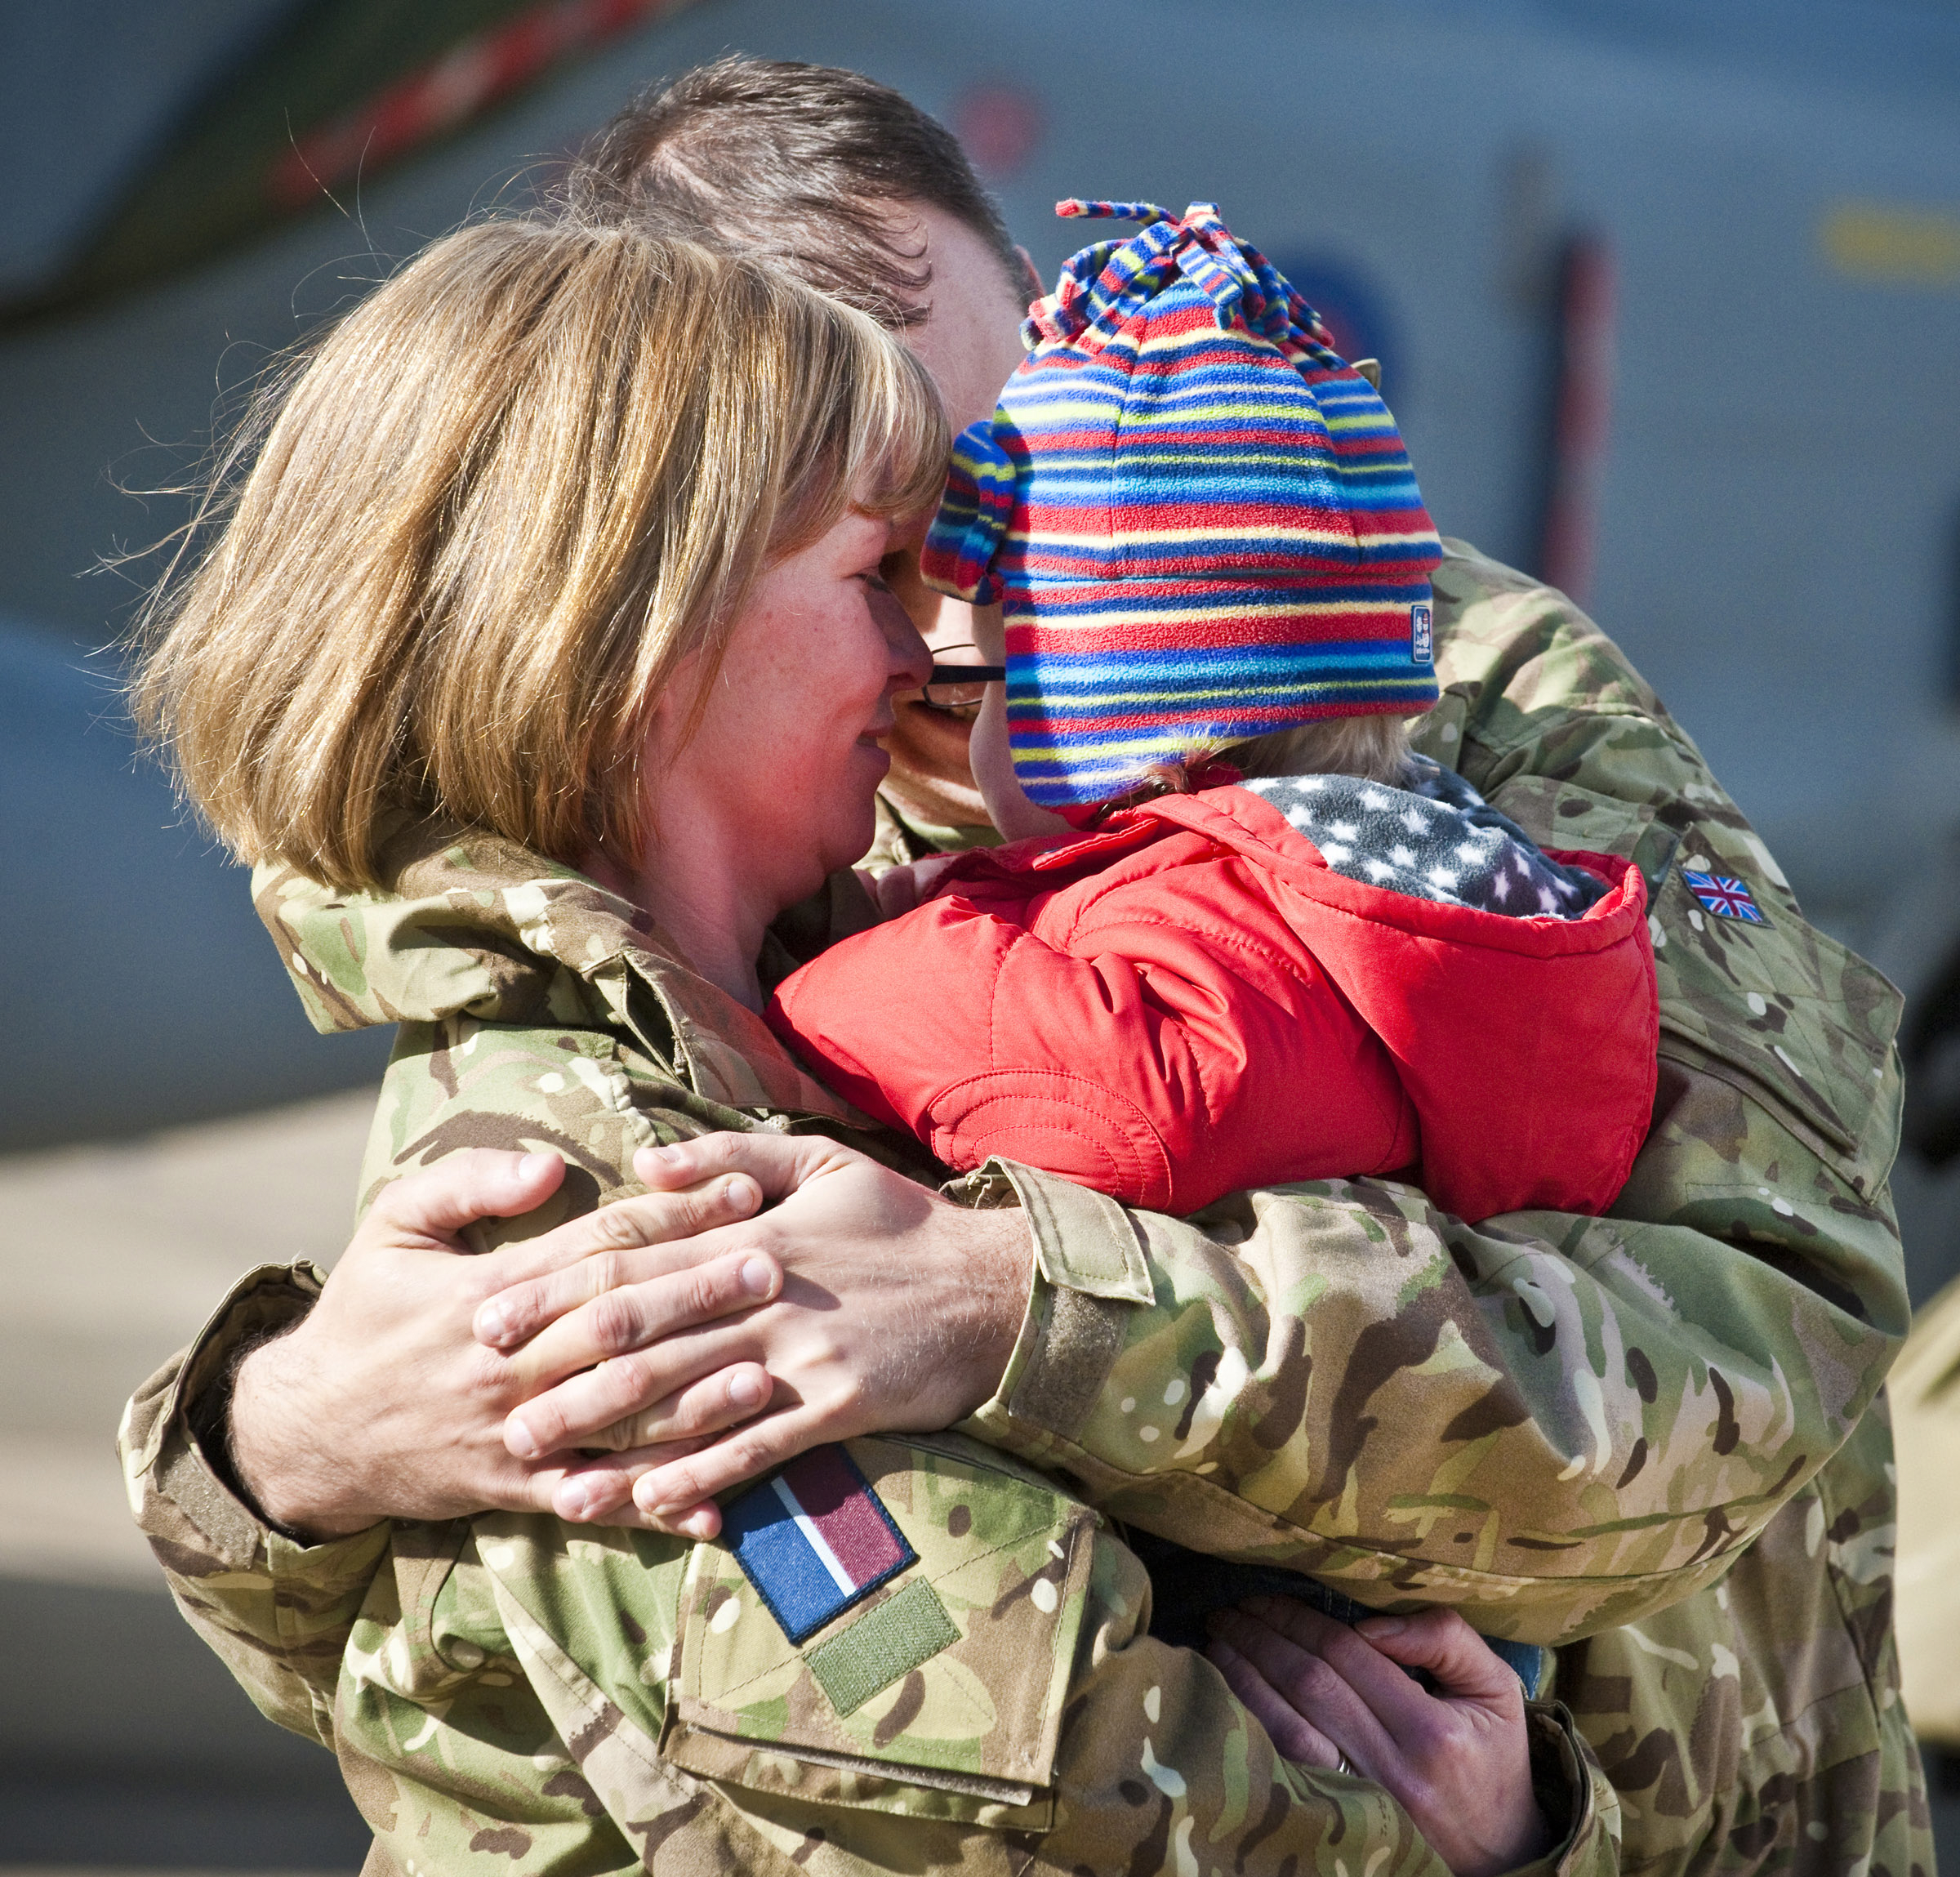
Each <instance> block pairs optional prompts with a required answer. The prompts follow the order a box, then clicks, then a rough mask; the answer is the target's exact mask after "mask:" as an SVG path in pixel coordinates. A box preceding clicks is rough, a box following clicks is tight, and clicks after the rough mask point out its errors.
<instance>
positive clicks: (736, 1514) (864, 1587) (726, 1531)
mask: <svg viewBox="0 0 1960 1877" xmlns="http://www.w3.org/2000/svg"><path fill="white" fill-rule="evenodd" d="M722 1542H723V1543H724V1545H728V1547H729V1549H731V1550H733V1553H734V1554H735V1561H736V1563H738V1564H739V1565H740V1566H741V1567H742V1575H743V1576H745V1577H746V1578H747V1579H748V1581H749V1582H750V1583H751V1585H754V1586H755V1594H756V1595H757V1596H759V1597H760V1598H761V1599H762V1601H763V1603H764V1607H766V1608H767V1609H768V1612H769V1614H770V1615H771V1616H773V1617H774V1618H775V1619H776V1621H777V1623H778V1624H779V1625H781V1627H782V1633H783V1634H784V1635H786V1636H787V1637H788V1638H789V1639H790V1640H791V1642H792V1643H802V1642H803V1641H804V1639H805V1638H808V1637H810V1636H813V1635H815V1634H816V1633H817V1631H818V1630H821V1629H822V1627H823V1626H824V1625H825V1624H826V1623H828V1622H831V1621H833V1620H834V1619H835V1618H836V1617H837V1616H841V1615H842V1614H843V1612H844V1611H846V1610H848V1609H849V1608H850V1607H852V1605H853V1604H855V1603H862V1601H863V1600H864V1599H865V1598H866V1597H868V1596H869V1595H870V1594H871V1592H872V1591H874V1590H875V1589H877V1588H878V1586H879V1585H880V1584H883V1583H884V1582H885V1581H887V1580H888V1579H889V1578H892V1577H894V1576H897V1575H898V1573H899V1572H901V1571H902V1570H904V1569H905V1568H906V1567H907V1565H908V1564H911V1563H915V1562H916V1561H917V1554H916V1553H915V1551H914V1550H913V1549H912V1548H911V1545H908V1544H907V1542H906V1540H905V1538H904V1536H902V1534H901V1532H900V1531H899V1530H898V1527H897V1526H896V1525H895V1524H893V1522H892V1515H891V1514H890V1513H889V1512H887V1511H886V1510H885V1509H884V1502H883V1501H882V1500H880V1498H879V1496H878V1495H877V1494H876V1493H875V1492H874V1491H872V1490H871V1487H870V1485H869V1484H868V1483H867V1482H866V1479H865V1477H864V1475H863V1474H862V1473H860V1472H859V1471H858V1469H857V1466H856V1465H854V1464H853V1461H852V1460H851V1457H850V1456H849V1454H847V1453H846V1452H845V1451H844V1449H843V1448H842V1447H813V1448H812V1449H811V1450H810V1451H809V1452H808V1453H804V1454H799V1455H798V1456H796V1458H795V1459H794V1460H791V1462H790V1464H789V1465H787V1466H786V1467H785V1468H784V1469H782V1472H780V1473H779V1474H777V1475H776V1476H775V1478H773V1479H768V1480H765V1481H764V1482H763V1483H762V1484H761V1485H760V1486H757V1487H751V1489H750V1490H749V1491H746V1492H745V1493H744V1494H743V1495H742V1496H741V1498H739V1499H737V1500H736V1501H735V1502H734V1504H733V1505H730V1506H728V1508H727V1509H726V1510H725V1511H724V1513H723V1514H722ZM936 1601H937V1599H935V1602H936ZM941 1615H942V1619H943V1616H944V1612H941ZM849 1633H850V1632H847V1633H846V1634H847V1635H848V1634H849ZM844 1639H845V1638H844V1637H839V1638H836V1640H837V1641H838V1642H842V1641H844ZM944 1646H945V1645H944V1644H943V1643H942V1644H940V1645H939V1647H944ZM929 1653H930V1652H929ZM920 1659H921V1660H923V1659H924V1658H923V1657H921V1658H920ZM907 1666H908V1667H915V1666H916V1664H915V1663H911V1664H907ZM903 1672H904V1671H903V1670H901V1671H900V1673H901V1674H902V1673H903ZM886 1685H887V1684H886V1683H879V1684H878V1686H879V1687H880V1688H882V1687H884V1686H886ZM826 1692H828V1691H827V1689H826ZM875 1692H877V1689H876V1688H870V1689H867V1690H866V1692H865V1693H864V1694H863V1695H862V1696H860V1697H859V1699H860V1701H865V1700H868V1699H869V1698H870V1697H871V1695H872V1694H875ZM846 1711H848V1710H846Z"/></svg>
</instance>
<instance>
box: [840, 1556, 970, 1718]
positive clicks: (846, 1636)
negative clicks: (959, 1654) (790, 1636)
mask: <svg viewBox="0 0 1960 1877" xmlns="http://www.w3.org/2000/svg"><path fill="white" fill-rule="evenodd" d="M959 1640H960V1631H959V1630H958V1629H957V1628H956V1626H955V1625H954V1623H953V1620H952V1618H951V1616H947V1613H946V1606H945V1604H943V1603H941V1602H940V1601H939V1593H938V1591H937V1590H935V1589H933V1587H932V1585H930V1584H929V1583H927V1582H926V1581H925V1580H924V1578H920V1580H919V1581H917V1582H915V1583H911V1584H907V1585H906V1587H905V1588H904V1589H902V1590H899V1591H896V1592H894V1593H893V1594H892V1595H891V1596H889V1597H888V1598H885V1600H884V1602H883V1603H880V1605H879V1606H878V1607H877V1608H876V1609H875V1610H868V1611H866V1612H865V1614H864V1615H863V1616H860V1617H859V1618H858V1621H856V1622H854V1623H853V1624H852V1625H851V1626H850V1628H849V1629H848V1630H845V1631H844V1633H843V1634H841V1635H836V1636H833V1637H831V1639H830V1641H828V1642H827V1643H819V1644H818V1645H817V1647H815V1648H813V1649H812V1650H811V1651H810V1652H809V1655H807V1656H804V1661H805V1662H806V1663H807V1664H808V1665H809V1671H810V1673H811V1674H813V1675H814V1676H815V1677H816V1678H817V1687H819V1688H822V1690H823V1692H825V1693H826V1695H828V1696H830V1697H831V1706H832V1707H834V1708H835V1709H836V1710H837V1712H838V1714H839V1715H840V1717H841V1716H844V1715H846V1714H856V1713H857V1711H858V1709H860V1708H861V1707H862V1706H863V1705H864V1704H865V1703H866V1701H869V1700H870V1699H871V1696H873V1695H877V1694H883V1693H884V1691H885V1690H886V1689H887V1688H889V1687H890V1686H891V1685H892V1683H893V1682H895V1681H898V1679H900V1678H901V1677H902V1676H905V1675H909V1674H911V1672H912V1670H914V1669H915V1668H917V1667H919V1666H920V1664H921V1663H924V1662H929V1661H931V1660H932V1659H933V1656H936V1655H938V1653H939V1652H940V1651H941V1650H942V1649H943V1648H947V1647H950V1646H951V1644H953V1643H956V1642H958V1641H959Z"/></svg>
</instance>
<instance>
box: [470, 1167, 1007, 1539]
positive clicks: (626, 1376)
mask: <svg viewBox="0 0 1960 1877" xmlns="http://www.w3.org/2000/svg"><path fill="white" fill-rule="evenodd" d="M634 1170H635V1173H636V1174H637V1175H639V1179H641V1180H642V1181H643V1182H644V1184H647V1185H648V1186H649V1187H652V1188H656V1189H659V1188H697V1187H698V1186H699V1185H700V1184H702V1183H703V1182H705V1181H710V1180H712V1179H716V1178H731V1177H739V1176H742V1175H746V1176H748V1177H749V1178H751V1179H754V1180H755V1183H756V1184H757V1185H758V1186H759V1187H760V1188H761V1191H762V1193H764V1196H765V1197H767V1198H768V1199H769V1200H771V1201H773V1202H777V1203H775V1204H774V1205H773V1206H771V1207H770V1208H769V1209H768V1210H766V1211H764V1212H762V1213H760V1214H758V1215H756V1216H755V1217H753V1218H751V1219H747V1220H746V1221H745V1222H744V1223H742V1224H739V1225H729V1226H724V1227H721V1228H718V1229H716V1230H714V1231H711V1232H706V1233H703V1234H702V1236H701V1237H700V1238H698V1239H697V1240H696V1241H695V1242H694V1243H693V1245H692V1246H688V1247H687V1248H685V1249H686V1251H687V1255H688V1256H690V1257H692V1258H695V1259H699V1260H704V1261H709V1260H714V1261H719V1260H721V1259H723V1258H729V1259H733V1260H737V1262H739V1261H740V1260H744V1259H747V1258H753V1257H760V1258H761V1259H762V1260H765V1261H766V1262H768V1263H769V1264H773V1265H777V1266H780V1268H782V1272H783V1273H784V1277H783V1284H782V1292H781V1295H779V1296H777V1298H776V1299H775V1300H773V1302H771V1303H768V1304H764V1305H763V1306H762V1307H760V1308H758V1309H753V1310H751V1311H749V1312H747V1313H743V1314H739V1315H728V1316H716V1315H715V1313H714V1312H713V1311H712V1310H710V1309H699V1308H694V1309H693V1317H694V1318H695V1320H696V1321H697V1322H699V1324H700V1326H699V1327H685V1326H682V1321H681V1320H682V1318H683V1317H685V1316H686V1315H687V1314H688V1310H689V1309H690V1304H689V1300H688V1295H687V1285H688V1274H687V1273H677V1272H676V1271H675V1269H674V1268H673V1267H672V1263H671V1253H662V1254H661V1255H656V1256H653V1257H648V1258H645V1261H644V1267H643V1265H642V1264H641V1262H640V1260H641V1259H642V1258H643V1257H644V1255H642V1254H635V1253H633V1252H630V1251H625V1250H621V1251H615V1252H614V1253H613V1254H612V1255H610V1256H609V1257H608V1260H606V1261H605V1262H604V1264H595V1265H594V1266H593V1267H592V1268H582V1267H576V1266H575V1267H572V1268H567V1269H564V1270H560V1271H559V1272H557V1273H554V1274H552V1275H550V1276H548V1277H541V1278H540V1279H537V1281H535V1282H528V1283H525V1284H521V1285H519V1286H517V1287H516V1288H515V1289H514V1290H512V1291H508V1292H506V1294H505V1295H502V1296H501V1297H498V1298H497V1299H496V1300H494V1303H493V1304H492V1305H490V1306H489V1307H488V1308H486V1309H485V1310H484V1311H483V1313H480V1315H479V1335H483V1336H484V1337H485V1339H486V1340H488V1341H490V1342H492V1343H493V1344H495V1345H496V1346H497V1347H498V1348H501V1349H508V1350H509V1351H510V1361H511V1362H512V1364H513V1365H514V1366H515V1367H516V1368H518V1369H519V1371H522V1372H526V1373H531V1372H535V1374H536V1375H537V1376H538V1377H539V1378H540V1380H541V1381H544V1380H555V1378H556V1377H557V1376H559V1375H566V1374H568V1373H572V1380H568V1381H565V1382H562V1383H559V1384H558V1385H557V1386H555V1387H552V1388H550V1389H548V1390H547V1391H546V1392H544V1393H539V1394H537V1395H536V1396H535V1398H528V1399H526V1400H525V1402H523V1406H522V1407H519V1408H517V1409H516V1410H515V1412H514V1413H513V1414H512V1415H511V1416H510V1425H509V1431H508V1435H507V1438H508V1439H509V1441H510V1447H511V1451H512V1452H513V1453H514V1454H517V1455H519V1456H539V1455H543V1454H546V1453H549V1452H550V1451H553V1450H555V1449H562V1448H564V1447H615V1448H620V1449H624V1450H626V1451H622V1452H621V1455H620V1457H619V1459H618V1460H617V1463H616V1464H615V1465H613V1467H612V1468H611V1469H608V1468H607V1467H606V1466H605V1465H604V1463H603V1462H595V1463H593V1464H591V1465H587V1466H586V1467H583V1468H581V1469H579V1470H578V1471H577V1474H574V1475H572V1476H569V1477H568V1478H567V1479H566V1481H565V1482H564V1485H563V1486H562V1487H561V1488H560V1489H559V1492H558V1494H557V1496H556V1497H555V1500H554V1505H555V1509H556V1510H557V1511H558V1512H559V1514H560V1515H561V1516H562V1517H564V1518H595V1517H601V1516H605V1515H608V1514H614V1513H616V1512H617V1511H619V1510H621V1509H624V1508H625V1506H626V1504H627V1502H628V1499H629V1495H630V1500H631V1501H632V1503H634V1504H635V1505H637V1506H638V1507H639V1510H640V1512H641V1514H644V1515H645V1516H646V1517H647V1518H648V1520H649V1522H651V1523H655V1524H657V1525H659V1526H661V1527H664V1528H666V1529H670V1530H679V1529H684V1530H686V1531H689V1532H690V1533H693V1534H694V1535H697V1536H699V1535H702V1532H703V1531H704V1529H705V1528H706V1527H707V1526H708V1525H710V1524H711V1523H712V1522H713V1521H715V1519H717V1518H719V1514H716V1512H715V1508H714V1507H713V1506H712V1505H708V1504H706V1501H707V1500H709V1499H710V1498H711V1496H713V1495H714V1494H715V1493H718V1492H720V1491H724V1490H725V1489H726V1488H728V1487H731V1486H733V1485H736V1484H737V1483H738V1482H741V1481H742V1480H745V1479H747V1478H751V1477H753V1476H754V1475H755V1474H758V1473H760V1472H763V1471H764V1470H766V1469H768V1468H769V1467H772V1466H775V1465H779V1464H781V1463H782V1461H783V1460H787V1459H789V1458H791V1456H793V1455H795V1454H798V1453H800V1452H802V1451H804V1449H805V1448H807V1447H814V1446H817V1445H819V1444H820V1443H822V1442H825V1441H832V1440H842V1439H846V1438H849V1437H850V1436H851V1435H853V1434H859V1433H875V1432H880V1431H898V1430H901V1429H914V1430H921V1431H923V1430H925V1429H934V1428H942V1427H947V1426H949V1425H950V1424H951V1423H953V1422H954V1421H956V1420H960V1419H961V1418H962V1417H963V1416H965V1415H968V1414H970V1413H971V1412H972V1411H973V1410H974V1409H975V1408H977V1407H979V1406H980V1405H981V1403H982V1402H984V1401H986V1400H987V1398H988V1397H989V1396H990V1395H991V1393H993V1390H994V1389H995V1387H996V1385H997V1384H998V1383H999V1381H1000V1376H1001V1375H1002V1373H1003V1372H1004V1371H1005V1368H1006V1367H1007V1361H1008V1358H1009V1355H1010V1354H1011V1353H1013V1344H1014V1340H1015V1338H1016V1336H1017V1335H1018V1334H1019V1332H1020V1327H1021V1321H1022V1314H1023V1313H1024V1312H1025V1310H1026V1308H1027V1294H1028V1286H1029V1285H1030V1283H1031V1281H1032V1274H1033V1267H1034V1243H1033V1235H1032V1233H1031V1232H1030V1231H1029V1229H1028V1226H1027V1221H1026V1219H1023V1218H1022V1216H1021V1215H1020V1213H1019V1212H1018V1211H1015V1210H1003V1211H986V1212H977V1211H974V1210H971V1209H970V1208H969V1207H966V1206H956V1205H955V1204H953V1203H952V1202H951V1201H949V1200H946V1199H942V1197H940V1196H939V1195H938V1193H933V1192H931V1191H929V1189H927V1188H924V1187H922V1186H920V1185H919V1184H916V1183H915V1182H914V1181H912V1180H910V1179H906V1178H904V1177H903V1175H900V1174H897V1173H893V1172H892V1171H891V1170H889V1168H887V1167H884V1166H880V1165H879V1164H878V1162H877V1161H874V1160H871V1159H870V1158H868V1157H866V1156H865V1155H863V1154H862V1153H855V1152H853V1150H852V1149H851V1148H846V1147H841V1146H840V1145H838V1144H837V1143H836V1142H835V1141H830V1140H822V1139H790V1138H786V1137H785V1136H782V1135H760V1134H724V1135H706V1136H704V1137H703V1138H702V1139H699V1140H693V1141H686V1142H683V1143H680V1144H678V1145H676V1146H674V1147H669V1148H653V1149H648V1150H644V1151H643V1152H642V1153H639V1155H637V1156H636V1157H635V1161H634ZM664 1197H670V1193H662V1192H661V1191H659V1190H656V1192H655V1193H653V1194H650V1195H649V1196H648V1198H646V1199H630V1200H622V1201H620V1202H617V1204H615V1205H613V1206H610V1207H608V1208H607V1209H606V1215H608V1216H609V1217H610V1218H611V1219H612V1220H613V1224H614V1228H615V1229H616V1230H617V1231H618V1232H621V1233H624V1232H626V1231H628V1230H630V1229H632V1228H634V1226H635V1223H636V1222H637V1221H638V1220H639V1219H641V1218H642V1216H643V1215H646V1214H645V1213H644V1209H646V1208H648V1207H651V1206H653V1205H655V1204H656V1202H657V1201H659V1200H660V1199H662V1198H664ZM647 1216H649V1219H650V1223H657V1221H653V1220H652V1219H651V1215H647ZM681 1249H682V1248H681V1247H674V1248H672V1251H680V1250H681ZM703 1268H710V1267H709V1266H708V1265H707V1264H705V1263H704V1266H703ZM743 1364H753V1365H759V1366H760V1367H762V1368H764V1369H766V1370H767V1371H768V1375H770V1376H771V1378H773V1384H774V1393H773V1396H772V1398H771V1400H770V1403H769V1407H768V1412H767V1413H765V1414H763V1415H761V1416H759V1417H757V1418H756V1419H755V1420H751V1421H749V1422H747V1423H746V1424H743V1425H741V1426H739V1427H737V1428H735V1429H733V1430H732V1431H731V1432H729V1433H726V1434H724V1435H723V1436H722V1437H721V1438H719V1439H717V1440H715V1441H714V1442H711V1443H710V1444H708V1445H706V1446H699V1445H698V1444H697V1445H696V1447H693V1448H692V1449H684V1448H679V1447H676V1448H673V1449H670V1450H668V1451H666V1453H665V1454H662V1455H660V1456H657V1457H658V1458H659V1460H660V1462H661V1463H660V1464H658V1465H654V1466H653V1468H652V1469H648V1466H647V1465H646V1460H647V1457H648V1456H647V1455H646V1454H645V1452H644V1451H643V1450H644V1447H645V1444H646V1443H647V1442H650V1441H657V1440H662V1439H665V1438H667V1437H668V1435H669V1433H670V1432H671V1431H673V1430H674V1429H675V1415H674V1413H673V1411H672V1410H671V1408H670V1405H669V1404H670V1403H671V1402H674V1401H675V1400H676V1399H678V1398H681V1397H682V1396H683V1395H684V1393H685V1391H687V1390H688V1389H690V1388H693V1387H695V1386H697V1385H699V1384H702V1383H703V1382H704V1381H706V1382H707V1383H708V1384H709V1385H710V1386H711V1387H712V1386H713V1385H715V1384H714V1381H713V1378H715V1377H717V1376H719V1375H724V1374H728V1373H730V1372H733V1371H736V1370H737V1368H738V1367H740V1366H741V1365H743ZM573 1371H584V1372H573ZM525 1392H526V1393H527V1395H528V1394H529V1393H530V1391H529V1390H526V1391H525ZM688 1431H690V1432H692V1431H693V1429H688ZM683 1520H684V1521H685V1522H686V1523H685V1524H684V1525H683V1524H682V1523H680V1522H681V1521H683ZM715 1528H716V1529H718V1528H719V1527H715Z"/></svg>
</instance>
